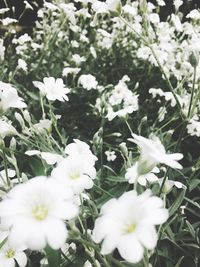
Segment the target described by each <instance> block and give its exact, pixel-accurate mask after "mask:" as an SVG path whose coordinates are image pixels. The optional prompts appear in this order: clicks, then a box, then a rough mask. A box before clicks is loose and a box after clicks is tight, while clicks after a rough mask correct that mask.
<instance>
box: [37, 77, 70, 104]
mask: <svg viewBox="0 0 200 267" xmlns="http://www.w3.org/2000/svg"><path fill="white" fill-rule="evenodd" d="M33 84H34V86H35V87H37V88H38V89H39V90H40V92H41V94H42V95H44V96H46V97H47V99H48V100H51V101H55V100H59V101H62V102H63V101H68V100H69V98H68V96H67V94H68V93H69V92H70V90H69V89H68V88H67V87H65V85H64V83H63V80H62V79H61V78H58V79H55V78H54V77H45V78H44V79H43V83H42V82H38V81H34V82H33Z"/></svg>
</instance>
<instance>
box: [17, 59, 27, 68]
mask: <svg viewBox="0 0 200 267" xmlns="http://www.w3.org/2000/svg"><path fill="white" fill-rule="evenodd" d="M18 68H19V69H22V70H23V71H27V63H26V61H24V60H23V59H21V58H20V59H18Z"/></svg>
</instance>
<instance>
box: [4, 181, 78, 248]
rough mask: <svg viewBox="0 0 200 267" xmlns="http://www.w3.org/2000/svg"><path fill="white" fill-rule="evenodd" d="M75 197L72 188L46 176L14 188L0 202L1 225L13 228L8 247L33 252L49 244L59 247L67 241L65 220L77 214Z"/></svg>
mask: <svg viewBox="0 0 200 267" xmlns="http://www.w3.org/2000/svg"><path fill="white" fill-rule="evenodd" d="M72 197H73V194H72V191H71V190H70V189H69V188H63V187H62V186H61V185H60V184H59V183H57V182H56V181H55V180H54V179H51V178H47V177H44V176H39V177H35V178H33V179H31V180H29V181H28V182H26V183H24V184H20V185H17V186H15V187H14V188H13V189H12V190H11V191H10V192H9V193H8V195H7V198H4V200H3V201H2V202H1V203H0V214H1V222H2V225H3V226H4V227H7V228H9V229H10V234H9V237H8V241H9V244H10V245H11V246H12V247H18V246H21V245H25V246H26V247H27V248H29V249H32V250H40V249H43V248H45V246H46V244H47V243H48V244H49V246H51V247H52V248H53V249H58V248H60V247H61V246H62V245H63V244H64V243H65V240H66V238H67V229H66V227H65V223H64V220H69V219H72V218H74V217H75V216H76V215H77V213H78V208H77V205H75V204H74V203H73V199H72ZM55 229H56V231H55Z"/></svg>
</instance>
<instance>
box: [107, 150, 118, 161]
mask: <svg viewBox="0 0 200 267" xmlns="http://www.w3.org/2000/svg"><path fill="white" fill-rule="evenodd" d="M105 154H106V157H107V161H114V160H115V159H116V158H117V156H116V155H115V151H109V150H108V151H105Z"/></svg>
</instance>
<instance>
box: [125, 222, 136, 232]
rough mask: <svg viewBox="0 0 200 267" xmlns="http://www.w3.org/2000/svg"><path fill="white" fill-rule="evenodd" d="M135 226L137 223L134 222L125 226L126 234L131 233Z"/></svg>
mask: <svg viewBox="0 0 200 267" xmlns="http://www.w3.org/2000/svg"><path fill="white" fill-rule="evenodd" d="M136 228H137V224H136V223H131V224H129V225H127V226H126V228H125V233H126V234H131V233H133V232H135V230H136Z"/></svg>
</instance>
